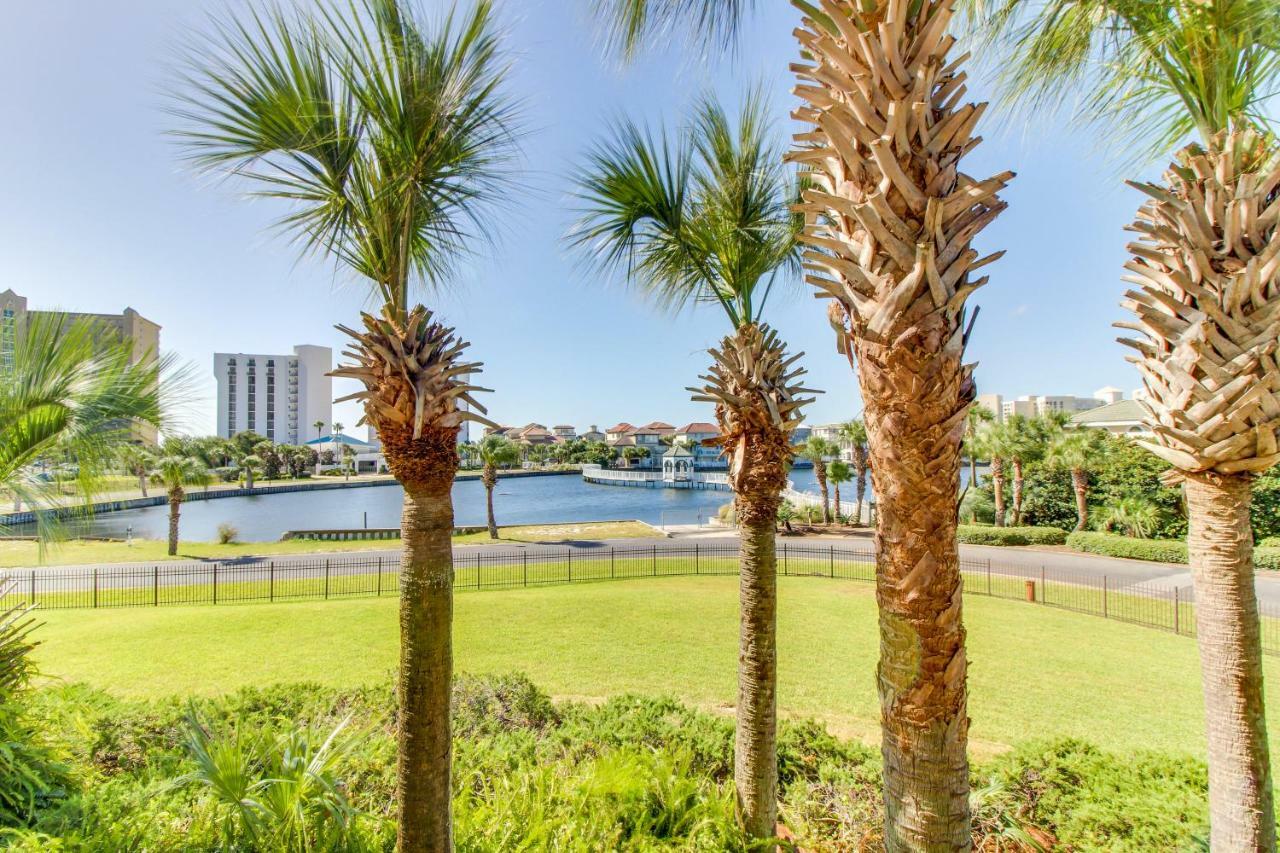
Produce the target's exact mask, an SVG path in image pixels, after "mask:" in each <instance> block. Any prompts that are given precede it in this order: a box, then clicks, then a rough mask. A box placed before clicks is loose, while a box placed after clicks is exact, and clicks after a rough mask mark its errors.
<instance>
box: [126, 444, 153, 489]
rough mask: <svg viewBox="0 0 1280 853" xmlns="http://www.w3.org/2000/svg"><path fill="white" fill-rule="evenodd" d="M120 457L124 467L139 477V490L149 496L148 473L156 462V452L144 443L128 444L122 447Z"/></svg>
mask: <svg viewBox="0 0 1280 853" xmlns="http://www.w3.org/2000/svg"><path fill="white" fill-rule="evenodd" d="M118 458H119V460H120V464H121V465H123V466H124V469H125V470H126V471H128V472H129V473H130V474H132V475H133V476H135V477H137V478H138V490H139V491H141V492H142V496H143V497H144V498H145V497H147V474H148V473H150V471H151V467H152V465H154V464H155V454H154V453H152V452H151V449H150V448H149V447H146V446H144V445H141V444H126V445H124V446H123V447H121V448H120V451H119V454H118Z"/></svg>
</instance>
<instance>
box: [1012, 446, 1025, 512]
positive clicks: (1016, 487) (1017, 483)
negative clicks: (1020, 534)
mask: <svg viewBox="0 0 1280 853" xmlns="http://www.w3.org/2000/svg"><path fill="white" fill-rule="evenodd" d="M1023 482H1024V479H1023V476H1022V460H1021V459H1014V460H1013V526H1014V527H1019V526H1021V525H1022V485H1023Z"/></svg>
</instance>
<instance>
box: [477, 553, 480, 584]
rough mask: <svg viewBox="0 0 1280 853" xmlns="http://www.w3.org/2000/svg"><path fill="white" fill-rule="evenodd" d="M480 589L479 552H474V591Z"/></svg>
mask: <svg viewBox="0 0 1280 853" xmlns="http://www.w3.org/2000/svg"><path fill="white" fill-rule="evenodd" d="M479 588H480V552H479V551H477V552H476V589H479Z"/></svg>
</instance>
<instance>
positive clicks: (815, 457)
mask: <svg viewBox="0 0 1280 853" xmlns="http://www.w3.org/2000/svg"><path fill="white" fill-rule="evenodd" d="M800 455H801V456H802V457H804V458H805V459H808V460H809V461H810V462H812V463H813V476H814V478H815V479H817V481H818V491H820V492H821V493H822V523H823V524H830V523H831V493H830V491H829V490H828V489H827V460H828V459H829V458H831V457H832V456H839V455H840V448H839V447H837V446H836V445H835V443H834V442H831V441H828V440H827V439H825V438H823V437H822V436H820V435H811V436H809V438H808V440H807V441H805V443H804V444H802V445H800Z"/></svg>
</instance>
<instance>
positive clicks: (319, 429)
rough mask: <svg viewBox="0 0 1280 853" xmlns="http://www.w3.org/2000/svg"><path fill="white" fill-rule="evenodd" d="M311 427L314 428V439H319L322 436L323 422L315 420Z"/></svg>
mask: <svg viewBox="0 0 1280 853" xmlns="http://www.w3.org/2000/svg"><path fill="white" fill-rule="evenodd" d="M311 425H312V426H313V427H315V428H316V438H320V437H321V436H322V435H323V434H324V421H321V420H317V421H315V422H313V423H312V424H311Z"/></svg>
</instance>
